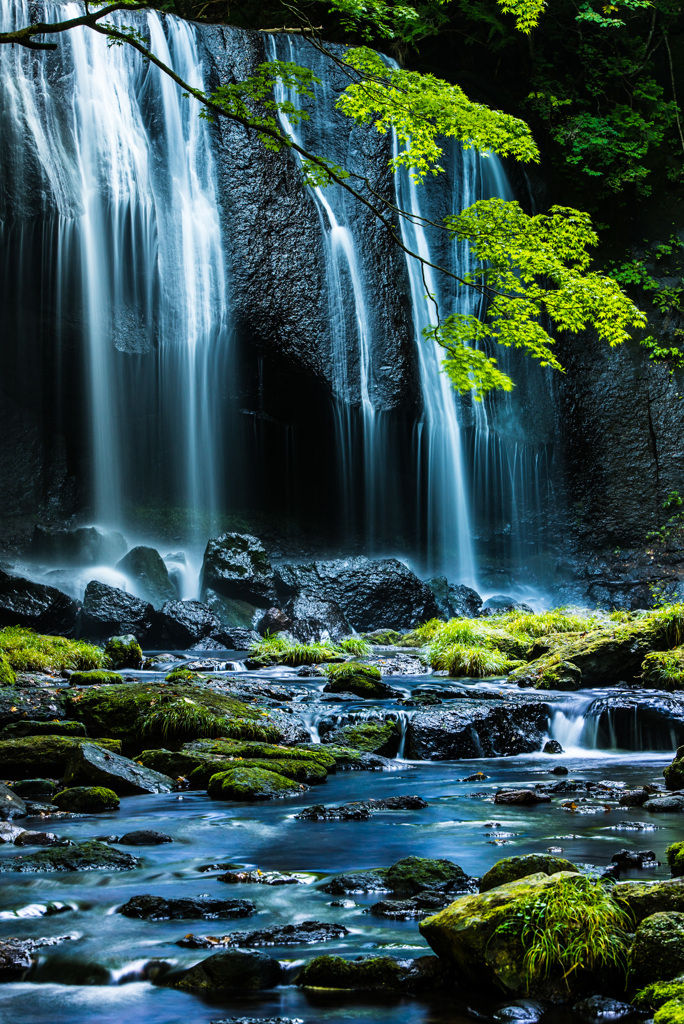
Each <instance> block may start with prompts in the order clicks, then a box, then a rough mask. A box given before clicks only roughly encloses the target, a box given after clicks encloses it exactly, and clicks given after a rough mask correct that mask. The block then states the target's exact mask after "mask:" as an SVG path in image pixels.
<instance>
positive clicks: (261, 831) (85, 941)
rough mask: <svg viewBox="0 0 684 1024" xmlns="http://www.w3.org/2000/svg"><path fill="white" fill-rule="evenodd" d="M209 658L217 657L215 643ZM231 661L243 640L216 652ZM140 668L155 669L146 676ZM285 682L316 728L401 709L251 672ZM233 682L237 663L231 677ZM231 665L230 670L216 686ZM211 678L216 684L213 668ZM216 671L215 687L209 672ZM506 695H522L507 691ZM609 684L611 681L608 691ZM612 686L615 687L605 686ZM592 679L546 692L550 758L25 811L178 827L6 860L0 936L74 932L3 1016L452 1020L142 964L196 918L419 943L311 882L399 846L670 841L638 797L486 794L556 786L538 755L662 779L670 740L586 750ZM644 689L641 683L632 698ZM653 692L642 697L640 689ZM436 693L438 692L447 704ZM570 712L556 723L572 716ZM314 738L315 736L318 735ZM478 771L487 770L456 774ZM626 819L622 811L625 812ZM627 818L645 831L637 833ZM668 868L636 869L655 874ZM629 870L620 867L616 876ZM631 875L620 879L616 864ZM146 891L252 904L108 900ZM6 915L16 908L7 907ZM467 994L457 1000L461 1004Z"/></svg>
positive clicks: (34, 1023) (610, 774) (169, 1022)
mask: <svg viewBox="0 0 684 1024" xmlns="http://www.w3.org/2000/svg"><path fill="white" fill-rule="evenodd" d="M215 656H216V655H215V654H214V657H215ZM226 657H228V658H230V659H232V660H234V659H236V658H239V653H237V652H228V653H227V655H226ZM146 675H148V677H150V678H151V674H149V673H147V674H146ZM250 676H251V677H252V678H257V677H262V678H268V680H269V681H273V682H274V681H276V680H277V681H279V682H281V683H283V684H286V685H287V686H288V687H294V688H295V690H296V692H295V693H294V694H293V696H294V701H293V702H292V703H291V704H289V705H288V703H283V705H282V707H283V709H285V708H287V707H288V706H289V707H290V708H291V712H292V714H293V715H297V716H301V718H302V720H303V721H306V722H308V723H309V724H310V725H311V723H313V722H317V723H318V726H319V727H320V726H321V725H322V724H323V723H324V722H325V721H326V720H328V719H339V718H340V717H344V718H345V720H346V719H349V720H354V719H357V718H358V719H364V718H368V717H373V716H377V717H385V716H394V717H400V718H403V719H404V721H405V720H406V719H407V718H408V716H410V715H411V714H412V713H413V711H414V709H412V708H410V707H406V706H402V705H401V704H397V703H396V701H392V700H388V701H358V702H355V701H354V702H348V703H344V702H335V703H329V702H328V701H324V700H322V699H321V698H322V694H321V687H322V681H321V680H316V679H314V680H308V679H307V680H302V679H299V678H298V677H296V676H295V675H294V672H293V671H292V670H287V669H286V670H282V669H271V670H269V671H268V672H259V673H254V674H252V673H250ZM237 677H238V678H242V679H244V677H245V676H244V673H243V672H240V673H237ZM232 678H234V675H232V674H231V675H229V676H227V677H226V681H227V682H228V683H229V682H230V680H231V679H232ZM217 681H218V680H217ZM391 682H392V685H393V686H395V687H396V688H397V689H399V690H401V691H404V694H405V696H407V697H408V696H410V692H411V691H412V690H414V689H416V688H418V687H420V686H424V685H426V684H429V686H430V688H431V689H435V688H436V689H440V688H443V689H444V690H445V691H446V690H448V689H458V690H461V691H463V690H466V691H467V689H469V688H477V689H478V690H480V691H482V690H483V689H486V690H489V691H491V693H492V696H493V695H494V694H496V693H499V692H500V693H502V694H505V693H506V691H507V690H508V692H509V693H511V692H512V688H509V687H507V686H506V684H505V683H503V682H502V681H500V680H485V681H481V680H480V681H476V682H475V681H472V680H458V681H454V680H447V679H443V678H441V677H435V676H433V675H422V676H412V677H391ZM219 685H220V684H219ZM516 692H518V691H516ZM605 692H606V693H609V692H610V691H605ZM612 692H613V694H614V693H615V691H614V690H613V691H612ZM601 694H602V691H592V692H591V693H579V694H570V695H568V694H554V693H549V694H544V697H543V699H544V700H545V701H547V700H548V708H549V735H554V734H556V735H560V734H562V733H563V730H565V736H566V739H567V740H573V742H574V743H575V746H573V747H572V748H571V749H568V750H567V751H566V752H565V753H564V754H561V755H553V756H552V755H545V754H529V755H521V756H518V757H508V758H496V759H495V758H489V759H486V758H480V759H477V758H476V759H468V760H459V761H452V762H445V761H441V762H440V761H433V762H408V761H404V760H402V759H399V758H397V759H395V761H394V762H393V770H389V771H373V772H339V773H337V774H335V775H332V776H330V777H329V780H328V781H327V782H326V783H325V784H324V785H322V786H318V787H312V788H311V789H310V790H309V791H308V792H307V793H305V794H303V795H302V796H301V797H298V798H294V799H288V800H277V801H273V802H267V803H265V802H260V803H253V804H240V803H228V802H226V803H223V802H217V801H212V800H210V799H209V798H208V797H207V796H206V794H205V793H203V792H187V791H186V792H180V793H173V794H168V795H158V796H146V797H129V798H124V799H122V801H121V808H120V810H119V811H118V812H111V813H109V814H101V815H97V816H84V817H81V818H74V819H71V820H61V821H59V820H58V821H54V822H52V821H49V820H45V821H37V822H31V821H29V822H26V823H25V824H27V825H28V826H29V827H35V828H39V829H40V828H42V829H50V830H52V831H55V832H56V833H57V834H59V835H63V836H67V837H69V838H70V839H73V840H75V841H79V842H80V841H83V840H86V839H92V838H95V837H106V836H111V835H123V834H124V833H125V832H128V831H132V830H134V829H143V828H154V829H157V830H159V831H162V832H166V833H168V834H169V835H171V836H172V837H173V839H174V842H173V843H172V844H167V845H164V846H160V847H145V848H140V849H139V850H138V849H133V848H128V847H127V848H125V849H128V850H130V852H134V853H136V854H140V855H141V856H142V861H143V866H142V867H140V868H139V869H137V870H134V871H130V872H123V873H120V874H112V875H109V876H108V875H106V874H104V873H103V872H99V871H93V872H84V873H78V874H68V875H61V874H52V875H47V874H46V875H16V876H14V875H11V874H3V875H1V876H0V878H1V879H2V883H1V884H2V888H1V890H0V936H3V937H8V936H16V937H22V938H26V937H32V936H33V937H38V936H44V935H65V934H71V935H72V936H73V938H72V939H71V940H70V941H68V942H66V943H64V944H62V945H60V946H57V947H55V948H47V949H45V950H43V951H41V955H40V957H41V958H40V965H39V967H38V969H37V971H36V973H35V975H33V979H34V980H32V982H31V983H21V984H12V985H3V986H2V987H0V1020H2V1021H3V1022H7V1024H19V1022H21V1024H44V1022H45V1021H47V1020H50V1021H51V1022H53V1024H79V1022H81V1021H83V1022H85V1021H88V1022H92V1021H97V1022H98V1024H110V1022H111V1024H115V1022H116V1024H120V1021H121V1020H122V1019H125V1020H127V1021H128V1022H129V1024H138V1022H140V1024H142V1022H145V1024H176V1022H178V1024H181V1022H182V1024H187V1022H189V1021H192V1022H197V1024H205V1022H207V1024H208V1022H210V1021H215V1020H220V1019H223V1018H226V1017H232V1016H237V1017H238V1018H239V1017H241V1016H247V1017H250V1016H255V1017H269V1016H284V1017H293V1018H297V1019H301V1020H304V1021H305V1022H310V1024H313V1022H317V1021H319V1020H325V1021H338V1020H339V1021H354V1020H359V1021H361V1020H364V1021H374V1022H375V1021H377V1022H387V1024H390V1022H391V1024H428V1022H434V1024H447V1022H455V1021H459V1020H460V1019H461V1017H462V1015H463V1012H464V1010H465V1008H466V1007H467V997H466V998H465V1000H464V1001H463V1002H461V1001H458V1002H457V1004H456V1005H449V1001H448V1000H446V999H443V998H441V997H440V998H437V999H436V1000H430V999H425V998H421V999H393V998H391V997H387V998H380V997H376V996H369V995H368V994H355V995H353V996H352V995H345V994H344V993H339V992H335V993H334V994H331V993H328V994H325V993H304V992H300V991H299V990H298V989H297V988H296V987H295V986H293V985H283V986H281V987H280V988H278V989H276V990H274V991H272V992H267V993H253V994H249V995H241V994H236V995H234V996H226V997H222V998H220V999H218V1000H217V1001H215V1002H213V1003H211V1004H207V1003H205V1002H203V1001H202V1000H200V999H199V998H196V997H191V996H188V995H186V994H182V993H179V992H174V991H171V990H168V989H164V988H162V987H157V986H155V985H153V984H152V983H151V981H150V980H147V979H148V977H149V974H150V968H149V967H148V966H147V965H148V964H149V962H150V961H163V962H165V963H170V964H173V965H177V966H189V965H191V964H193V963H197V962H199V961H200V960H202V959H205V958H206V957H207V956H210V955H211V954H212V950H211V949H209V950H190V949H184V948H182V947H179V946H177V945H176V942H177V941H178V940H179V939H180V938H182V937H183V936H184V935H186V934H187V933H188V932H193V933H195V934H199V935H221V934H226V933H227V932H229V931H234V930H240V931H243V930H252V929H257V928H258V929H262V928H265V927H272V926H276V925H284V924H290V923H297V922H301V921H305V920H313V919H315V920H320V921H330V922H337V923H340V924H344V925H345V927H347V928H348V929H349V930H350V934H349V935H348V936H345V937H344V938H343V939H340V940H334V941H331V942H326V943H320V944H311V945H297V946H285V947H275V946H274V947H265V949H266V952H267V953H268V954H269V955H272V956H274V957H277V958H278V959H280V960H281V961H283V962H284V963H286V964H290V965H292V966H293V967H294V966H295V965H296V964H297V963H300V962H301V961H302V960H304V959H309V958H311V957H313V956H315V955H318V954H320V953H331V954H341V955H343V956H346V957H356V956H361V955H382V954H385V953H386V954H388V955H391V956H396V957H401V958H411V957H416V956H422V955H425V953H426V952H429V950H428V948H427V947H426V944H425V943H424V941H423V940H422V939H421V937H420V934H419V931H418V923H417V922H416V921H407V922H401V921H399V922H398V921H388V920H385V919H383V918H376V917H373V916H371V915H370V914H368V913H366V912H365V911H366V909H367V908H368V907H369V906H370V905H371V904H373V903H375V902H377V901H378V899H381V898H382V896H381V895H378V894H377V893H376V894H366V895H361V894H358V895H354V896H353V897H351V898H352V899H353V900H354V903H355V906H352V907H348V908H345V907H333V906H331V905H330V904H331V900H332V899H334V897H331V896H330V895H329V894H326V893H324V892H322V891H321V888H320V886H321V884H322V882H323V881H324V880H325V878H326V876H330V875H332V874H336V873H339V872H343V871H350V870H353V869H363V868H372V867H384V866H387V865H389V864H391V863H393V862H394V861H396V860H398V859H399V858H401V857H405V856H408V855H417V856H425V857H446V858H449V859H450V860H453V861H455V862H456V863H458V864H460V865H461V867H462V868H463V869H464V870H465V871H466V872H467V873H468V874H472V875H482V874H483V873H484V872H485V871H486V870H487V869H488V868H489V867H491V866H492V864H494V863H495V862H496V861H497V860H498V859H500V858H501V857H503V856H511V855H514V854H523V853H531V852H535V851H546V850H547V849H549V848H551V847H554V848H560V849H562V851H563V855H564V856H566V857H568V858H569V859H570V860H572V861H574V862H575V863H578V864H580V865H587V866H591V867H592V868H593V869H598V870H603V869H605V868H606V867H607V866H608V864H609V863H610V860H611V857H612V855H613V854H614V853H615V852H616V851H617V850H619V849H623V848H628V849H641V850H643V849H649V850H653V851H655V853H656V857H657V859H658V860H660V861H663V860H664V851H665V848H666V846H667V845H668V843H670V842H672V841H673V840H675V839H679V838H681V835H680V833H681V829H680V826H679V824H678V822H677V820H676V819H673V818H672V817H670V816H668V815H664V816H655V815H652V814H649V813H648V812H645V811H643V810H642V809H640V808H615V809H613V810H610V811H605V810H601V811H600V812H599V813H587V812H583V811H582V809H581V805H580V809H579V810H578V811H569V810H567V809H564V808H563V807H562V804H563V803H564V802H567V801H568V797H557V798H554V800H552V802H551V803H550V804H540V805H537V806H534V807H515V806H500V805H495V804H494V803H493V797H494V793H495V792H496V790H497V788H500V787H501V786H502V785H506V786H508V785H534V784H535V783H537V782H554V781H556V780H557V779H558V778H559V776H556V775H554V774H551V769H552V768H554V767H555V766H556V765H559V764H563V765H565V766H566V767H567V768H568V769H569V775H568V776H567V778H570V779H585V780H592V781H600V780H605V779H608V780H613V781H618V782H621V783H624V784H625V785H626V787H628V788H629V787H632V786H634V787H636V786H641V785H644V784H645V783H650V782H662V769H663V767H664V765H665V764H666V763H668V762H669V760H670V759H671V756H672V755H671V748H670V749H668V750H667V752H665V751H661V752H649V751H646V750H623V751H615V750H609V749H604V750H594V749H590V748H587V747H586V746H584V747H583V746H582V743H583V742H585V741H586V739H587V737H589V738H590V739H591V737H592V736H595V735H596V733H595V732H592V728H591V717H590V707H591V701H592V700H593V699H595V698H598V697H600V696H601ZM644 696H646V695H644ZM648 696H652V695H648ZM448 706H449V705H448V702H445V703H444V704H443V705H442V708H443V709H444V710H448ZM573 721H574V725H573V726H568V723H569V722H573ZM582 723H584V724H582ZM313 734H314V735H315V732H314V733H313ZM475 772H483V773H484V774H485V776H486V778H485V779H483V780H481V781H477V782H463V781H460V780H462V779H464V778H465V777H467V776H469V775H471V774H473V773H475ZM407 794H418V795H420V796H422V797H423V798H424V799H425V800H426V801H427V802H428V804H429V806H428V807H427V808H426V809H424V810H422V811H383V812H378V813H376V814H375V816H374V817H373V818H371V819H370V820H368V821H328V822H309V821H298V820H296V819H295V817H294V815H295V813H296V812H297V811H298V810H299V809H300V808H302V807H306V806H309V805H311V804H313V803H320V802H325V803H326V804H329V803H342V802H345V803H346V802H348V801H351V800H362V799H367V798H369V797H376V798H377V797H388V796H396V795H407ZM625 823H628V824H627V825H625ZM638 824H640V825H641V827H642V830H638ZM16 852H17V850H16V848H12V847H9V849H8V848H7V847H3V848H0V857H2V858H5V857H8V856H12V855H15V854H16ZM216 862H221V863H230V864H235V865H241V866H242V865H244V866H246V867H259V868H261V869H263V870H279V871H297V872H303V873H306V874H307V875H308V876H309V877H308V878H307V880H306V883H305V884H300V885H288V886H275V887H271V886H266V885H227V884H225V883H222V882H219V881H217V875H218V874H220V873H221V871H220V869H218V868H216V869H213V870H211V871H208V872H202V871H200V870H199V869H200V868H202V867H203V866H205V865H209V864H214V863H216ZM666 875H667V869H666V867H664V866H662V865H661V866H659V867H657V868H651V869H646V870H644V871H642V872H639V873H636V874H633V875H632V876H631V877H643V878H656V877H665V876H666ZM623 877H625V876H623ZM627 877H630V876H627ZM141 893H152V894H155V895H163V896H167V897H172V896H174V897H175V896H200V895H206V896H211V897H216V898H228V897H240V898H249V899H251V900H253V901H254V903H255V904H256V906H257V910H258V912H257V914H256V915H255V916H253V917H251V918H242V919H238V920H226V921H176V922H173V921H167V922H148V921H136V920H131V919H128V918H125V917H123V916H121V915H120V914H117V913H116V912H115V910H116V908H117V907H118V906H120V905H121V904H122V903H124V902H126V901H127V900H128V899H130V898H131V897H132V896H134V895H137V894H141ZM47 902H61V903H64V904H68V905H71V906H72V908H73V909H71V910H68V911H66V912H64V913H60V914H57V915H54V916H47V917H35V916H31V915H32V914H33V913H35V911H34V910H32V909H31V907H32V905H36V904H37V905H44V904H45V903H47ZM15 913H16V916H15ZM461 998H462V997H459V1000H461Z"/></svg>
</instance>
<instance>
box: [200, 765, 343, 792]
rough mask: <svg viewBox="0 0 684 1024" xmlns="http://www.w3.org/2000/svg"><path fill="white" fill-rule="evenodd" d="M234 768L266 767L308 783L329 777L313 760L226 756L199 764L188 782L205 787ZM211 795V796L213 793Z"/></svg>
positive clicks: (319, 781)
mask: <svg viewBox="0 0 684 1024" xmlns="http://www.w3.org/2000/svg"><path fill="white" fill-rule="evenodd" d="M234 768H249V769H252V768H259V769H264V770H265V771H267V772H275V774H276V775H282V776H283V778H286V779H293V780H294V781H295V782H304V783H307V784H308V785H316V784H317V783H321V782H325V780H326V779H327V777H328V772H327V770H326V769H325V768H324V767H323V766H322V765H319V764H316V763H315V762H312V761H296V760H294V759H290V760H285V761H276V760H273V759H270V758H269V759H266V758H265V759H264V760H259V759H258V758H250V759H249V760H242V759H237V758H235V759H231V758H228V757H224V758H214V759H213V760H207V761H206V762H205V763H204V764H199V765H198V766H197V767H196V768H194V769H193V771H192V772H191V773H190V775H189V776H188V782H189V783H190V785H191V786H192V787H193V788H196V789H199V788H203V787H205V786H208V785H209V782H210V780H211V779H212V778H214V777H215V776H216V775H218V774H221V773H222V772H223V773H225V772H230V771H232V770H233V769H234ZM209 795H210V796H211V793H210V794H209Z"/></svg>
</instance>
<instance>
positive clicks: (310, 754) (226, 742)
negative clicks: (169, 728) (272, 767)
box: [183, 736, 335, 769]
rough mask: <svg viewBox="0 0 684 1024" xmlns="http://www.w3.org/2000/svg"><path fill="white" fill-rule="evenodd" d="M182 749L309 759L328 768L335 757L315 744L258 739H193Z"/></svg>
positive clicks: (225, 754)
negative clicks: (288, 744)
mask: <svg viewBox="0 0 684 1024" xmlns="http://www.w3.org/2000/svg"><path fill="white" fill-rule="evenodd" d="M183 750H184V751H185V752H186V753H189V754H195V753H198V754H220V755H222V756H224V757H243V758H245V759H247V758H253V757H254V758H260V759H263V758H269V759H270V758H273V759H275V760H277V761H283V760H288V759H292V760H295V761H310V762H311V763H312V764H319V765H323V766H324V767H326V768H328V769H330V768H334V767H335V758H334V757H333V755H332V754H331V753H330V752H329V751H328V750H327V749H326V748H325V747H321V746H318V745H316V747H315V748H314V749H302V748H301V747H285V746H282V744H279V743H261V742H259V741H258V740H255V741H252V740H239V739H230V738H227V737H224V736H222V737H220V738H219V739H204V740H195V741H194V742H193V743H185V744H183Z"/></svg>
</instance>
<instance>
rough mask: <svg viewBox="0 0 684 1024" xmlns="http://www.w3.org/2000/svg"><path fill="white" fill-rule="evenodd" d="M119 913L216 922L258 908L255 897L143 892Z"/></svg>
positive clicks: (243, 915) (146, 919) (248, 915)
mask: <svg viewBox="0 0 684 1024" xmlns="http://www.w3.org/2000/svg"><path fill="white" fill-rule="evenodd" d="M122 856H129V855H128V854H123V855H122ZM133 859H134V858H133ZM117 913H118V914H123V916H124V917H135V918H138V919H140V920H143V921H200V920H201V921H214V920H219V919H223V918H232V917H250V915H251V914H255V913H256V907H255V906H254V904H253V903H252V901H251V900H233V899H230V900H218V899H210V898H209V897H205V896H198V897H193V896H177V897H175V898H174V897H171V898H169V899H167V898H166V897H164V896H151V895H149V894H143V895H141V896H132V897H131V898H130V899H129V900H128V902H127V903H124V904H123V905H122V906H120V907H118V908H117Z"/></svg>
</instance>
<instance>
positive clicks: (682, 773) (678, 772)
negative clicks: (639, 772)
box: [663, 746, 684, 789]
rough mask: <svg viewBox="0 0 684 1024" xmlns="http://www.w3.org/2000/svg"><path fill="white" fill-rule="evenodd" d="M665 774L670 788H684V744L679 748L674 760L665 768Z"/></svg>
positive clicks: (666, 782)
mask: <svg viewBox="0 0 684 1024" xmlns="http://www.w3.org/2000/svg"><path fill="white" fill-rule="evenodd" d="M663 775H664V776H665V785H666V786H667V788H668V789H684V746H683V747H678V748H677V753H676V754H675V756H674V760H673V761H672V763H671V764H668V766H667V768H664V769H663Z"/></svg>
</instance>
